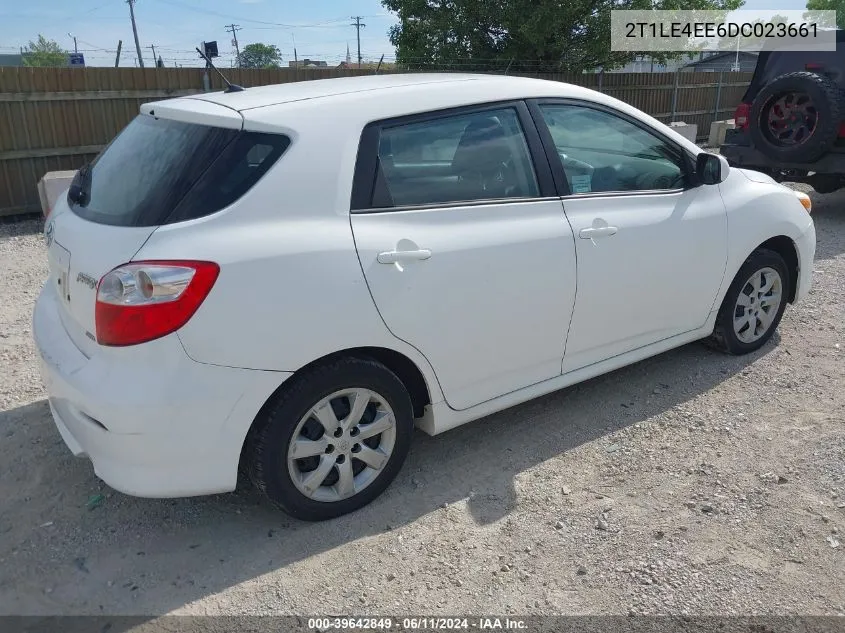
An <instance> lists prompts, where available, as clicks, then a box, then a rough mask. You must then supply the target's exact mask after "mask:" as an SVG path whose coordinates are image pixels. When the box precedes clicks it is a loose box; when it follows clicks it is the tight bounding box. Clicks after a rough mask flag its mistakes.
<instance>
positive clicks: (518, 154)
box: [372, 108, 540, 208]
mask: <svg viewBox="0 0 845 633" xmlns="http://www.w3.org/2000/svg"><path fill="white" fill-rule="evenodd" d="M539 195H540V192H539V187H538V185H537V177H536V174H535V172H534V166H533V164H532V162H531V155H530V153H529V150H528V143H527V141H526V140H525V135H524V134H523V131H522V127H521V126H520V123H519V116H518V114H517V112H516V110H514V109H513V108H502V109H501V110H485V111H483V112H474V113H469V114H460V115H455V116H448V117H438V118H436V119H432V120H430V121H423V122H419V123H409V124H406V125H398V126H393V127H386V128H383V129H382V130H381V134H380V140H379V150H378V172H377V177H376V184H375V191H374V193H373V200H372V207H373V208H390V207H400V206H412V205H425V204H441V203H447V202H466V201H472V200H500V199H507V198H531V197H538V196H539Z"/></svg>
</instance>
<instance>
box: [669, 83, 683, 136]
mask: <svg viewBox="0 0 845 633" xmlns="http://www.w3.org/2000/svg"><path fill="white" fill-rule="evenodd" d="M680 79H681V78H680V71H677V70H676V71H675V85H674V87H673V88H672V117H671V118H670V119H669V122H670V123H671V122H672V121H674V120H675V115H676V114H677V113H678V82H679V81H680Z"/></svg>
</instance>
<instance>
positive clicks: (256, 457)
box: [246, 358, 413, 521]
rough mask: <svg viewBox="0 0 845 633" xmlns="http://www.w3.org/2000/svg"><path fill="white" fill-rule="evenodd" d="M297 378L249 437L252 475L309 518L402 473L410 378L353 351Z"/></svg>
mask: <svg viewBox="0 0 845 633" xmlns="http://www.w3.org/2000/svg"><path fill="white" fill-rule="evenodd" d="M291 380H292V382H291V384H290V385H288V386H287V387H286V388H285V389H283V391H282V393H281V394H280V395H279V396H278V398H277V401H276V402H275V403H274V404H273V405H272V406H271V407H269V410H268V411H266V412H265V413H264V414H263V416H262V417H260V418H259V419H258V420H256V424H255V427H254V428H253V429H252V430H251V431H250V434H249V437H248V438H247V453H246V454H247V456H248V459H249V460H250V463H249V474H250V478H251V479H252V481H253V483H254V484H255V485H256V486H257V487H258V488H259V489H260V490H261V491H263V492H264V493H265V494H266V495H267V496H268V497H269V498H270V499H271V500H272V501H274V502H275V503H276V504H277V505H279V506H280V507H281V508H282V509H283V510H285V511H286V512H288V513H289V514H291V515H293V516H295V517H297V518H300V519H304V520H307V521H319V520H324V519H330V518H333V517H336V516H340V515H342V514H346V513H348V512H352V511H354V510H357V509H358V508H360V507H362V506H364V505H366V504H368V503H369V502H370V501H372V500H373V499H375V498H376V497H377V496H378V495H379V494H381V493H382V491H384V489H385V488H387V486H388V485H389V484H390V482H391V481H393V479H394V478H395V477H396V474H397V473H398V472H399V470H400V468H401V467H402V463H403V462H404V461H405V457H406V455H407V453H408V449H409V447H410V441H411V434H412V432H413V412H412V407H411V400H410V397H409V395H408V393H407V391H406V389H405V387H404V385H403V384H402V382H401V381H400V380H399V378H397V377H396V375H395V374H393V372H391V371H390V370H389V369H387V368H386V367H384V366H383V365H381V364H380V363H377V362H375V361H371V360H363V359H353V358H349V359H341V360H337V361H334V362H332V363H330V364H327V365H324V366H320V367H317V368H315V369H312V370H310V371H307V372H305V373H303V374H300V375H298V376H296V377H294V378H293V379H291Z"/></svg>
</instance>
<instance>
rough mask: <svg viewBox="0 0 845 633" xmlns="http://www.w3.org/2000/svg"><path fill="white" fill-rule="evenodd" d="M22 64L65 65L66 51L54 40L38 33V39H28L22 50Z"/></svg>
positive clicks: (66, 59) (66, 60)
mask: <svg viewBox="0 0 845 633" xmlns="http://www.w3.org/2000/svg"><path fill="white" fill-rule="evenodd" d="M23 64H24V66H67V65H68V53H67V51H66V50H63V49H62V47H61V46H59V45H58V43H56V42H55V41H54V40H48V39H47V38H46V37H44V36H43V35H41V34H39V35H38V40H37V41H35V42H32V41H30V43H29V44H28V45H27V47H26V48H25V49H24V51H23Z"/></svg>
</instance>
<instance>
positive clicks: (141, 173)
mask: <svg viewBox="0 0 845 633" xmlns="http://www.w3.org/2000/svg"><path fill="white" fill-rule="evenodd" d="M289 144H290V139H288V138H287V137H286V136H281V135H278V134H262V133H257V132H242V131H238V130H228V129H223V128H216V127H211V126H207V125H197V124H193V123H183V122H180V121H170V120H167V119H155V118H154V117H152V116H149V115H144V114H142V115H138V116H137V117H136V118H135V119H134V120H133V121H132V122H131V123H130V124H129V125H128V126H127V127H126V128H124V130H123V131H122V132H121V133H120V134H119V135H118V136H117V137H116V138H115V139H114V140H113V141H112V142H111V144H110V145H109V146H108V147H107V148H106V149H105V150H104V151H103V152H102V153H101V154H100V155H99V156H98V157H97V158H96V159H95V160H94V161H93V162H92V163H91V165H90V166H89V167H88V168H87V169H86V168H83V169H82V170H80V172H79V173H78V174H77V176H76V179H75V181H74V183H75V184H76V185H80V184H81V185H82V187H83V188H84V190H85V194H86V195H85V196H84V199H82V201H81V202H78V203H77V202H74V201H73V200H72V199H71V196H69V198H68V203H69V204H70V206H71V208H72V209H73V210H74V212H75V213H76V214H77V215H79V216H80V217H83V218H85V219H86V220H90V221H91V222H97V223H99V224H111V225H115V226H158V225H160V224H169V223H172V222H181V221H184V220H191V219H195V218H199V217H203V216H206V215H210V214H212V213H215V212H216V211H219V210H220V209H223V208H224V207H226V206H228V205H230V204H231V203H233V202H234V201H235V200H237V199H238V198H240V197H241V196H242V195H243V194H244V193H246V192H247V191H248V190H249V189H250V188H251V187H252V186H253V185H255V183H256V182H258V180H259V179H260V178H261V176H263V175H264V174H265V173H266V172H267V170H268V169H270V167H271V166H272V165H273V164H274V163H275V162H276V161H277V160H278V159H279V157H280V156H281V155H282V154H283V153H284V151H285V150H286V149H287V147H288V145H289Z"/></svg>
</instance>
